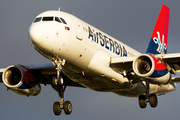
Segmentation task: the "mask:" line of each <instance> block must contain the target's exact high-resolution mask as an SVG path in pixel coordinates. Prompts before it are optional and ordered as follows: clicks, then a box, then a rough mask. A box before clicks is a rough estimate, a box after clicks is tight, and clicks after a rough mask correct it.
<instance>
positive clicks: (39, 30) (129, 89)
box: [0, 5, 180, 115]
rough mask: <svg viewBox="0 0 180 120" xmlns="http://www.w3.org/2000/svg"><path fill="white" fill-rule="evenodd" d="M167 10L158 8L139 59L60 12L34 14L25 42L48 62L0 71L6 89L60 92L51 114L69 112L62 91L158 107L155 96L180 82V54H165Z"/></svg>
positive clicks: (24, 92)
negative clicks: (113, 96)
mask: <svg viewBox="0 0 180 120" xmlns="http://www.w3.org/2000/svg"><path fill="white" fill-rule="evenodd" d="M169 15H170V9H169V8H168V7H167V6H165V5H162V7H161V10H160V13H159V16H158V19H157V22H156V25H155V28H154V31H153V33H152V36H151V38H150V42H149V46H148V48H147V51H146V52H145V53H144V54H141V53H140V52H138V51H136V50H134V49H132V48H131V47H129V46H127V45H125V44H124V43H122V42H121V41H119V40H117V39H115V38H113V37H111V36H110V35H108V34H106V33H104V32H102V31H100V30H99V29H97V28H95V27H93V26H91V25H90V24H88V23H86V22H84V21H82V20H80V19H79V18H77V17H75V16H73V15H71V14H69V13H66V12H62V11H60V10H58V11H46V12H43V13H41V14H39V15H38V16H37V17H36V18H35V19H34V21H33V22H32V24H31V26H30V28H29V36H30V42H31V44H32V46H33V47H34V48H35V49H36V50H37V52H39V53H40V54H41V55H43V56H44V57H46V58H47V59H49V60H50V61H52V63H49V64H43V65H32V66H24V65H11V66H9V67H7V68H2V69H0V75H1V78H2V79H0V80H1V82H3V83H4V85H5V86H6V87H7V89H9V90H11V91H13V92H15V93H17V94H20V95H26V96H36V95H38V94H39V93H40V91H41V87H40V84H44V85H46V84H50V85H51V86H52V87H53V88H54V90H56V91H57V92H58V93H59V97H60V101H59V102H55V103H54V105H53V111H54V114H55V115H60V114H61V112H62V110H64V112H65V114H67V115H69V114H71V112H72V104H71V102H70V101H65V100H64V92H65V89H66V87H67V86H74V87H84V88H89V89H91V90H94V91H100V92H113V93H115V94H118V95H122V96H127V97H137V98H138V100H139V106H140V108H146V105H147V104H148V103H149V104H150V106H151V107H153V108H154V107H156V106H157V104H158V99H157V95H161V94H165V93H168V92H171V91H173V90H175V88H176V82H180V77H172V76H171V75H172V74H176V73H178V72H179V71H180V53H176V54H167V47H168V26H169Z"/></svg>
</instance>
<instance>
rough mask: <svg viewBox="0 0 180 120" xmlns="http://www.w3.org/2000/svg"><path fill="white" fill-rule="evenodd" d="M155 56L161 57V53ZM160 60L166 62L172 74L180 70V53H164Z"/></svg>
mask: <svg viewBox="0 0 180 120" xmlns="http://www.w3.org/2000/svg"><path fill="white" fill-rule="evenodd" d="M157 57H160V58H161V55H157ZM162 61H163V62H164V63H166V64H167V65H166V66H167V68H168V69H169V70H171V72H173V73H174V74H175V73H178V72H180V53H174V54H164V55H163V57H162Z"/></svg>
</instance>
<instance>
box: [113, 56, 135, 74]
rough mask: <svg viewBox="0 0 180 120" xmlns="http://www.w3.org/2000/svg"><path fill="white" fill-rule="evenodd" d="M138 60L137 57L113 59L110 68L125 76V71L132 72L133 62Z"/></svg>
mask: <svg viewBox="0 0 180 120" xmlns="http://www.w3.org/2000/svg"><path fill="white" fill-rule="evenodd" d="M135 59H136V57H118V58H111V63H110V67H111V68H112V69H113V70H114V71H116V72H118V73H120V74H123V73H124V71H126V72H129V71H131V70H132V62H133V61H134V60H135Z"/></svg>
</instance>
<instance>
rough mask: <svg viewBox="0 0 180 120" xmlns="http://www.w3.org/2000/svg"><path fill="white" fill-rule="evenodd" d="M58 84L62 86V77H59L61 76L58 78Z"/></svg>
mask: <svg viewBox="0 0 180 120" xmlns="http://www.w3.org/2000/svg"><path fill="white" fill-rule="evenodd" d="M58 83H59V85H63V83H64V80H63V77H61V76H60V77H59V80H58Z"/></svg>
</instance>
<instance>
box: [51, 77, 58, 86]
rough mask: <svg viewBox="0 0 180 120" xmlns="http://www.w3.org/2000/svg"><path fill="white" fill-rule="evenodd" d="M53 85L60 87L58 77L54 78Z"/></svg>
mask: <svg viewBox="0 0 180 120" xmlns="http://www.w3.org/2000/svg"><path fill="white" fill-rule="evenodd" d="M52 85H53V86H57V85H58V80H57V78H56V77H53V78H52Z"/></svg>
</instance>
